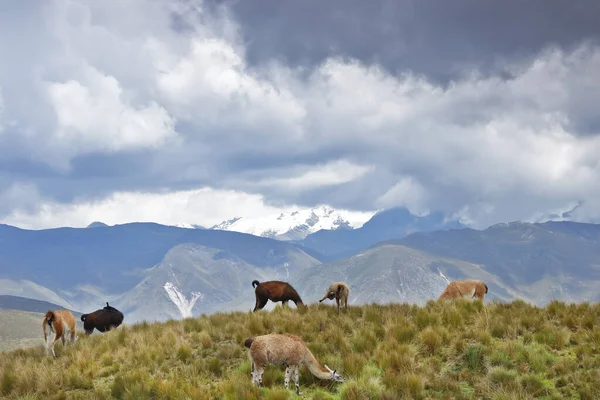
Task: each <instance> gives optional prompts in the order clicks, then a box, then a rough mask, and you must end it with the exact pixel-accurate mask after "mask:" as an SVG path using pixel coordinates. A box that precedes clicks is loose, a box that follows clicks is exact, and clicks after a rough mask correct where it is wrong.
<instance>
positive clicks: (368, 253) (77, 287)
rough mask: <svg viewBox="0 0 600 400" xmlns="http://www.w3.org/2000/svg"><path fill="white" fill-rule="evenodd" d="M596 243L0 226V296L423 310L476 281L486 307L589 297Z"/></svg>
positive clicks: (488, 236)
mask: <svg viewBox="0 0 600 400" xmlns="http://www.w3.org/2000/svg"><path fill="white" fill-rule="evenodd" d="M599 239H600V226H599V225H595V224H582V223H574V222H547V223H535V224H529V223H520V222H515V223H510V224H498V225H494V226H492V227H489V228H487V229H484V230H475V229H470V228H466V227H464V226H462V225H461V224H460V223H458V222H456V221H448V220H446V219H445V218H444V217H443V215H441V214H439V213H433V214H430V215H428V216H423V217H418V216H414V215H412V214H410V213H409V212H408V211H406V210H403V209H391V210H386V211H381V212H378V213H376V214H375V215H373V216H372V218H371V219H370V220H369V221H367V222H365V223H364V224H363V225H362V226H361V227H358V228H356V229H351V228H348V227H346V228H341V227H338V229H332V230H320V231H316V232H315V233H312V234H309V235H307V236H306V237H305V238H304V239H299V240H275V239H273V238H266V237H261V236H255V235H251V234H247V233H240V232H234V231H228V230H222V229H197V228H195V229H189V228H187V227H186V228H180V227H174V226H164V225H159V224H153V223H131V224H124V225H115V226H106V225H104V224H101V223H95V224H94V226H92V227H91V228H59V229H47V230H39V231H31V230H23V229H19V228H16V227H12V226H8V225H0V295H13V296H21V297H28V298H32V299H38V300H42V301H49V302H51V303H54V304H56V305H59V306H61V307H67V308H70V309H75V310H79V311H81V312H90V311H93V310H95V309H97V308H100V307H102V306H103V305H104V303H105V302H106V301H110V302H111V305H115V306H116V307H118V308H119V309H121V310H122V311H123V312H124V313H125V315H126V323H132V322H135V321H140V320H144V319H145V320H165V319H169V318H184V317H189V316H194V315H199V314H201V313H209V312H216V311H227V310H243V311H248V310H251V309H252V307H253V305H254V291H253V288H252V286H251V282H252V280H254V279H257V280H259V281H265V280H272V279H278V280H285V281H288V282H290V283H292V285H293V286H294V287H295V288H296V289H297V290H298V292H299V293H300V294H301V296H302V297H303V299H304V301H305V302H307V303H311V302H314V301H317V300H319V299H320V298H321V297H322V296H323V293H324V291H325V289H326V287H327V286H328V285H329V283H331V282H334V281H338V280H344V281H346V282H347V283H348V284H349V285H350V289H351V295H350V304H364V303H370V302H377V303H386V302H410V303H417V304H423V303H424V302H426V301H427V300H430V299H435V298H437V297H438V296H439V294H440V293H441V291H442V290H443V288H444V286H445V285H446V284H447V282H448V281H449V280H454V279H461V278H479V279H483V280H484V281H485V282H486V283H487V285H488V287H489V289H490V292H489V294H488V296H487V299H489V300H494V299H496V300H500V301H504V300H510V299H515V298H521V299H524V300H526V301H530V302H532V303H535V304H544V303H547V302H548V301H550V300H551V299H555V298H556V299H561V300H566V301H598V300H600V291H599V290H598V289H600V265H599V260H600V246H599V243H598V240H599ZM486 301H488V300H486ZM272 307H273V304H272V303H269V305H268V306H267V309H271V308H272ZM292 307H293V305H292Z"/></svg>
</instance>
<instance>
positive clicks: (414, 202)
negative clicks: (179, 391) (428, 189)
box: [376, 176, 429, 215]
mask: <svg viewBox="0 0 600 400" xmlns="http://www.w3.org/2000/svg"><path fill="white" fill-rule="evenodd" d="M425 197H426V193H425V189H424V188H423V186H421V185H420V184H419V182H416V181H415V180H414V179H413V178H412V177H410V176H408V177H402V178H401V179H400V180H399V181H398V183H396V184H395V185H394V186H392V187H391V188H390V189H389V190H388V191H387V192H385V193H384V194H383V196H381V197H380V198H378V199H377V201H376V204H377V205H378V206H379V207H381V208H390V207H406V208H407V209H408V210H409V211H410V212H411V213H412V214H415V215H427V214H428V213H429V210H427V209H424V208H423V204H425Z"/></svg>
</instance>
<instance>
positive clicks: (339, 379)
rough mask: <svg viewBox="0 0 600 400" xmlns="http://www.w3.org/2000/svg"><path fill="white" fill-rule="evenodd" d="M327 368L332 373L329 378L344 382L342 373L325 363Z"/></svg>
mask: <svg viewBox="0 0 600 400" xmlns="http://www.w3.org/2000/svg"><path fill="white" fill-rule="evenodd" d="M325 369H326V370H327V371H329V372H330V373H331V378H329V379H331V380H332V381H335V382H344V378H342V376H341V375H340V374H338V373H337V372H335V369H334V370H332V369H331V368H329V367H328V366H327V365H325Z"/></svg>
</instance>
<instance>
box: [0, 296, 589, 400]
mask: <svg viewBox="0 0 600 400" xmlns="http://www.w3.org/2000/svg"><path fill="white" fill-rule="evenodd" d="M599 322H600V305H598V304H587V303H583V304H565V303H561V302H552V303H550V304H549V305H548V306H547V307H544V308H540V307H534V306H530V305H528V304H526V303H524V302H521V301H515V302H512V303H504V304H501V303H489V304H487V305H485V306H483V305H482V304H480V303H470V302H467V301H461V300H459V301H457V302H454V303H451V302H450V303H440V304H438V303H435V302H433V301H432V302H429V303H427V304H426V305H425V306H424V307H417V306H410V305H406V304H392V305H385V306H383V305H366V306H362V307H350V309H349V310H348V312H344V311H343V312H342V313H341V315H339V316H338V315H337V312H336V310H335V307H333V306H330V305H325V304H323V305H322V304H315V305H311V306H310V307H309V309H308V310H305V311H302V312H301V311H300V310H297V309H294V308H283V307H281V306H277V307H276V308H275V309H274V310H273V311H272V312H269V311H264V310H263V311H260V312H258V313H240V312H237V313H219V314H215V315H211V316H202V317H200V318H188V319H185V320H183V321H169V322H166V323H156V324H149V323H141V324H137V325H133V326H122V327H120V328H119V329H117V330H115V331H112V332H109V333H106V334H103V335H93V336H91V337H82V338H81V339H80V340H79V341H78V342H77V343H76V344H75V345H74V346H71V347H66V348H63V347H62V345H60V344H57V346H56V352H57V356H58V358H57V359H56V360H53V359H52V358H49V357H47V356H46V355H45V354H44V349H43V348H42V347H41V346H38V347H34V348H29V349H20V350H15V351H12V352H9V353H0V397H1V398H7V399H142V400H143V399H163V398H165V399H166V398H169V399H294V398H296V395H295V393H294V391H293V383H292V384H291V388H290V390H285V389H284V388H283V380H284V369H283V368H278V367H275V366H269V367H268V368H267V370H266V371H265V374H264V376H263V383H264V385H265V387H264V388H256V387H254V386H252V385H251V382H250V363H249V361H248V357H247V350H246V348H245V347H244V346H243V342H244V340H245V339H246V338H248V337H251V336H255V335H261V334H266V333H273V332H277V333H293V334H296V335H299V336H301V337H302V338H303V339H304V340H305V341H306V343H307V344H308V346H309V348H310V349H311V351H312V352H313V354H314V355H315V356H316V357H317V359H318V360H319V361H320V362H321V363H322V364H328V365H329V366H330V367H331V368H334V369H336V370H337V371H338V372H339V373H340V374H341V375H342V376H344V377H345V378H346V382H345V383H343V384H339V383H333V382H329V381H321V380H319V379H317V378H315V377H314V376H312V375H311V374H310V372H309V371H308V370H307V369H306V368H302V369H301V376H300V385H301V389H302V391H303V392H304V396H303V397H304V398H307V399H329V400H332V399H481V398H484V399H533V398H542V399H561V398H562V399H595V398H598V396H599V395H600V356H599V354H600V353H599V350H600V324H599ZM40 333H41V332H40Z"/></svg>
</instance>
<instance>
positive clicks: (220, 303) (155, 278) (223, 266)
mask: <svg viewBox="0 0 600 400" xmlns="http://www.w3.org/2000/svg"><path fill="white" fill-rule="evenodd" d="M285 259H286V260H287V262H285V263H283V264H282V265H276V264H275V265H267V266H264V265H254V264H251V263H248V262H245V261H244V260H242V259H240V258H239V257H237V256H236V255H235V254H232V253H229V252H226V251H223V250H217V249H213V248H209V247H205V246H202V245H198V244H190V243H188V244H181V245H177V246H175V247H173V248H172V249H170V250H169V251H168V252H167V254H166V255H165V257H164V258H163V260H162V261H161V262H160V263H159V264H158V265H156V266H154V267H153V268H150V269H149V270H147V271H146V272H145V276H144V279H143V280H142V281H141V282H140V283H139V284H138V285H136V286H135V287H134V288H133V289H132V290H129V291H127V292H125V293H124V294H123V295H122V296H120V297H118V298H116V299H115V300H114V304H118V305H119V307H120V309H121V310H122V311H123V312H124V313H125V315H126V320H127V322H128V323H132V322H136V321H139V320H148V321H164V320H167V319H171V318H174V319H179V318H185V317H191V316H192V315H195V316H199V315H200V314H202V313H208V312H217V311H226V310H227V309H228V308H227V307H226V303H227V302H230V301H232V300H233V299H235V298H236V297H237V296H240V295H241V294H242V293H253V291H252V287H251V282H252V281H253V280H254V279H259V280H266V279H282V280H286V279H289V278H290V275H294V274H295V273H297V272H298V271H301V270H305V269H307V268H309V267H312V266H314V265H318V264H320V262H318V261H317V260H315V259H313V258H310V257H308V256H306V255H305V254H296V253H294V252H290V253H289V254H288V255H287V256H285ZM252 296H253V297H254V295H253V294H252Z"/></svg>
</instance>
